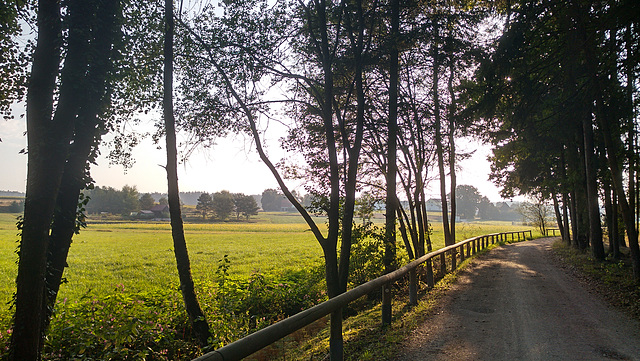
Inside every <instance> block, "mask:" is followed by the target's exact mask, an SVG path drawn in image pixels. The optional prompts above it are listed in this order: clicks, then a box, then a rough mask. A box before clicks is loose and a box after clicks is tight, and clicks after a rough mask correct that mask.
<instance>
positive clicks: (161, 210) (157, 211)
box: [149, 204, 169, 218]
mask: <svg viewBox="0 0 640 361" xmlns="http://www.w3.org/2000/svg"><path fill="white" fill-rule="evenodd" d="M149 211H151V212H153V215H154V217H156V218H167V217H168V216H169V206H168V205H166V204H157V205H155V206H153V207H151V209H150V210H149Z"/></svg>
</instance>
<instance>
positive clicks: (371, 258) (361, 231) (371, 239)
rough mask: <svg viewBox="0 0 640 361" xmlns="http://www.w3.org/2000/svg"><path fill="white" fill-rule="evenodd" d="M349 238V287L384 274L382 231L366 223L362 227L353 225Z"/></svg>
mask: <svg viewBox="0 0 640 361" xmlns="http://www.w3.org/2000/svg"><path fill="white" fill-rule="evenodd" d="M351 237H352V238H351V259H350V263H349V286H350V288H353V287H355V286H358V285H361V284H363V283H365V282H368V281H371V280H372V279H374V278H377V277H379V276H381V275H382V273H383V272H384V266H383V263H382V258H383V255H384V230H383V229H381V228H379V227H376V226H374V225H373V224H372V223H371V222H367V223H365V224H364V225H354V227H353V234H352V236H351Z"/></svg>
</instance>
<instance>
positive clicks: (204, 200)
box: [196, 192, 213, 219]
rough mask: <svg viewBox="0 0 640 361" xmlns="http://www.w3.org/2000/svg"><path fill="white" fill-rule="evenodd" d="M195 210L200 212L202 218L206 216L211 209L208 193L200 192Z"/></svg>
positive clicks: (211, 203) (211, 201) (211, 202)
mask: <svg viewBox="0 0 640 361" xmlns="http://www.w3.org/2000/svg"><path fill="white" fill-rule="evenodd" d="M196 210H198V211H199V212H200V213H202V219H206V218H207V214H209V212H211V211H213V199H212V198H211V195H210V194H209V193H206V192H205V193H202V194H201V195H200V197H198V204H196Z"/></svg>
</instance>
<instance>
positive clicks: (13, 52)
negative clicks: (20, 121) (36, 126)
mask: <svg viewBox="0 0 640 361" xmlns="http://www.w3.org/2000/svg"><path fill="white" fill-rule="evenodd" d="M32 6H33V4H32V3H31V2H28V1H24V0H7V1H3V2H2V3H0V79H2V81H0V115H2V117H3V118H4V119H5V120H6V119H8V118H11V117H12V115H11V109H10V107H11V105H12V104H13V103H15V102H17V101H20V100H22V99H23V98H24V95H25V93H26V85H27V73H28V71H27V64H28V50H27V49H24V48H23V46H22V45H20V42H19V40H18V37H19V36H20V35H21V33H22V31H21V28H20V22H21V21H23V22H26V23H27V24H28V25H32V24H33V22H34V19H30V18H29V16H28V14H29V11H30V10H31V9H30V8H31V7H32ZM0 141H2V139H0Z"/></svg>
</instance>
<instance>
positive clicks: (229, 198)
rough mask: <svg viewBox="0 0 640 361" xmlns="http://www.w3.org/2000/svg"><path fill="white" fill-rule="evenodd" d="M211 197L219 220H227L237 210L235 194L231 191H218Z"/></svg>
mask: <svg viewBox="0 0 640 361" xmlns="http://www.w3.org/2000/svg"><path fill="white" fill-rule="evenodd" d="M211 199H212V202H211V209H212V210H213V213H214V214H215V215H216V218H218V219H219V220H223V221H224V220H226V219H227V218H229V216H231V214H232V213H233V211H234V210H235V204H234V203H233V195H231V193H229V191H220V192H216V193H214V194H213V196H212V197H211Z"/></svg>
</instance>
